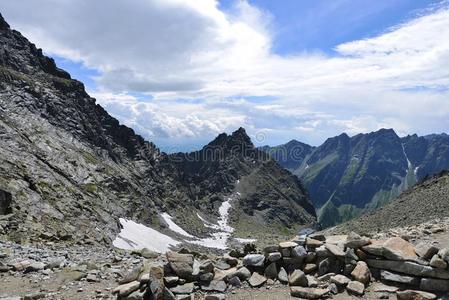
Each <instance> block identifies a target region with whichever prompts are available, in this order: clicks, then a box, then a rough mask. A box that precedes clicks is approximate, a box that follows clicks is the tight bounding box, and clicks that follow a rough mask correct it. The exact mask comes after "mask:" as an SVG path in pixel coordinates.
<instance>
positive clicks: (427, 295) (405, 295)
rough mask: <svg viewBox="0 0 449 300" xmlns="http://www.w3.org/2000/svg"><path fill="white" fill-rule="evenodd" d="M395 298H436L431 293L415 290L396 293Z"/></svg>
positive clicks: (429, 299)
mask: <svg viewBox="0 0 449 300" xmlns="http://www.w3.org/2000/svg"><path fill="white" fill-rule="evenodd" d="M396 296H397V297H398V300H434V299H436V298H437V296H436V295H434V294H432V293H426V292H422V291H415V290H405V291H397V292H396Z"/></svg>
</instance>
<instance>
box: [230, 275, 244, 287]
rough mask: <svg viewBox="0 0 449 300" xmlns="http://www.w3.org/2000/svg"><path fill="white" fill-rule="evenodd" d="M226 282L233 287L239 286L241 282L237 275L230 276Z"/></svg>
mask: <svg viewBox="0 0 449 300" xmlns="http://www.w3.org/2000/svg"><path fill="white" fill-rule="evenodd" d="M228 283H229V284H230V285H232V286H235V287H240V286H242V282H241V281H240V278H238V277H237V276H234V277H232V278H230V279H229V280H228Z"/></svg>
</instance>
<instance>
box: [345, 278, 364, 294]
mask: <svg viewBox="0 0 449 300" xmlns="http://www.w3.org/2000/svg"><path fill="white" fill-rule="evenodd" d="M346 290H347V291H348V292H349V293H352V294H355V295H358V296H362V295H363V293H364V292H365V286H364V285H363V283H361V282H358V281H350V282H349V283H348V285H347V286H346Z"/></svg>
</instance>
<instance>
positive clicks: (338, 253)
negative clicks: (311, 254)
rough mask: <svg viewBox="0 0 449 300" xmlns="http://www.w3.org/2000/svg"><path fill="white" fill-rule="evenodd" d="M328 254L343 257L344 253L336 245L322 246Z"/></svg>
mask: <svg viewBox="0 0 449 300" xmlns="http://www.w3.org/2000/svg"><path fill="white" fill-rule="evenodd" d="M324 246H325V247H326V249H327V250H329V252H330V253H331V254H332V255H334V256H336V257H345V255H346V253H345V252H344V251H343V249H342V248H340V247H339V246H337V245H334V244H325V245H324Z"/></svg>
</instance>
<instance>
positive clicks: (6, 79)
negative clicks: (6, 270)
mask: <svg viewBox="0 0 449 300" xmlns="http://www.w3.org/2000/svg"><path fill="white" fill-rule="evenodd" d="M0 79H1V80H0V136H1V139H0V237H1V238H2V239H9V240H12V241H14V242H17V243H29V242H40V241H45V240H47V241H60V242H65V243H69V244H79V243H82V244H95V245H97V244H102V245H107V246H110V245H111V243H112V242H113V240H114V239H115V238H116V237H117V234H118V233H119V232H120V230H121V229H122V227H123V224H122V223H123V222H121V221H120V220H119V219H120V218H122V219H123V220H133V221H135V222H138V223H140V224H145V225H146V226H149V227H152V228H155V229H156V230H158V232H164V233H165V234H168V235H173V236H176V235H177V232H176V231H173V230H172V229H171V228H170V227H169V226H168V223H167V222H168V219H167V218H168V217H167V215H168V216H169V217H170V218H174V219H175V220H176V222H177V223H178V224H180V225H182V227H183V228H184V229H185V230H187V231H189V232H190V234H191V235H195V236H199V237H207V236H208V235H209V233H210V231H211V230H210V227H208V226H206V225H205V224H206V223H208V224H209V223H211V224H216V223H217V220H218V219H219V218H220V217H221V215H220V212H219V208H220V207H221V205H222V204H223V203H225V202H226V201H227V199H228V198H230V197H231V196H232V197H233V198H238V199H237V200H236V201H233V202H232V203H230V205H231V207H232V206H233V205H235V207H236V209H238V208H237V206H238V207H243V208H244V209H243V213H244V215H241V214H239V215H235V216H232V215H233V213H232V211H231V217H232V218H233V222H234V224H235V226H237V225H239V224H243V225H242V226H241V228H242V229H241V230H240V231H241V232H242V234H244V235H251V234H252V233H253V231H254V232H255V233H257V232H260V229H259V227H256V226H252V227H248V226H245V224H247V222H248V221H250V220H251V219H255V220H256V222H257V224H260V225H263V226H264V227H265V228H272V229H273V231H275V229H276V228H278V227H279V226H280V224H282V225H283V226H284V227H285V228H287V232H285V234H290V233H291V232H294V231H295V230H296V229H297V228H299V227H301V226H311V225H314V224H315V223H316V217H315V212H314V209H313V207H312V205H311V203H310V201H309V198H308V195H307V193H306V192H305V190H304V188H303V187H302V186H301V184H300V183H299V180H298V179H297V178H296V177H294V176H292V175H291V174H290V173H288V172H286V171H284V170H283V169H282V168H281V167H280V166H279V165H278V164H277V163H275V162H274V161H273V160H272V159H271V158H270V157H269V156H267V155H266V154H265V153H263V152H261V151H258V150H257V149H254V146H253V144H252V143H251V141H250V139H249V137H248V136H247V135H246V133H245V131H244V129H239V130H237V131H236V132H235V133H233V134H232V135H227V134H222V135H219V136H218V137H217V138H216V139H215V140H214V141H213V142H212V143H210V144H209V145H207V146H206V147H205V148H204V149H203V150H202V151H199V152H196V153H178V154H174V155H167V154H165V153H161V152H160V151H159V149H158V148H157V147H156V146H155V145H154V144H152V143H150V142H148V141H145V140H144V139H143V138H142V137H141V136H139V135H137V134H136V133H134V131H133V130H132V129H130V128H128V127H126V126H123V125H120V124H119V122H118V121H117V120H116V119H114V118H113V117H111V116H110V115H109V114H108V113H107V112H106V111H105V110H104V109H103V108H102V107H101V106H99V105H98V104H96V102H95V99H93V98H91V97H90V96H89V95H88V94H87V93H86V91H85V89H84V86H83V84H82V83H80V82H79V81H76V80H73V79H71V77H70V75H69V74H68V73H67V72H65V71H63V70H61V69H59V68H58V67H57V66H56V65H55V63H54V61H53V60H52V59H51V58H48V57H46V56H44V55H43V54H42V50H40V49H37V48H36V47H35V45H33V44H32V43H30V42H29V41H28V40H27V39H26V38H25V37H23V36H22V35H21V34H20V33H19V32H17V31H15V30H12V29H11V28H10V27H9V25H8V24H7V23H6V22H5V20H3V18H1V17H0ZM210 151H214V152H215V154H217V156H214V155H212V156H211V155H210ZM271 174H276V176H272V175H271ZM259 178H260V180H262V181H263V182H264V183H265V184H267V187H268V186H275V187H276V189H275V190H272V191H271V190H270V193H267V194H265V193H260V192H256V191H254V190H251V189H248V188H245V184H243V183H244V182H247V181H249V180H256V179H257V180H259ZM238 182H241V183H242V186H241V187H240V188H241V189H242V190H241V192H239V193H241V197H234V196H233V195H236V189H237V186H238ZM280 204H282V208H284V207H288V210H281V209H280ZM238 210H240V209H238ZM164 214H166V215H164ZM163 216H166V218H164V217H163ZM205 222H206V223H205ZM285 225H287V226H288V227H286V226H285Z"/></svg>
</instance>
